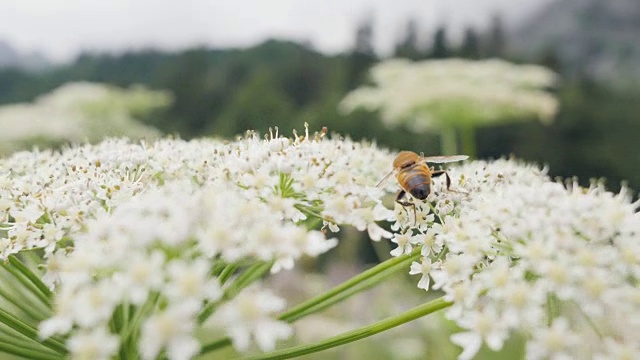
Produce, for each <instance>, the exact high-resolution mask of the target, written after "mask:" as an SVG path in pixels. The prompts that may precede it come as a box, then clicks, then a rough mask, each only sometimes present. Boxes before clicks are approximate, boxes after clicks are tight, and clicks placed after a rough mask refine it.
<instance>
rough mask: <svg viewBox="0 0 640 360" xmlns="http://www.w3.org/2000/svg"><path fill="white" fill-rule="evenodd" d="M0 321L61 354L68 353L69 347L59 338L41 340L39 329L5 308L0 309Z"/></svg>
mask: <svg viewBox="0 0 640 360" xmlns="http://www.w3.org/2000/svg"><path fill="white" fill-rule="evenodd" d="M0 322H2V323H4V324H5V325H7V326H8V327H10V328H11V329H13V330H15V331H17V332H19V333H20V334H22V335H24V336H26V337H28V338H29V339H31V340H33V341H35V342H38V343H41V344H42V345H44V346H46V347H48V348H49V349H51V350H53V351H56V352H58V353H60V354H66V353H67V349H66V348H65V346H64V344H63V343H61V342H60V341H58V340H55V339H54V338H48V339H45V340H43V341H41V340H40V338H39V337H38V330H37V329H36V328H34V327H32V326H30V325H28V324H26V323H24V322H22V321H21V320H20V319H18V318H16V317H14V316H13V315H11V314H9V313H8V312H6V311H4V310H3V309H0Z"/></svg>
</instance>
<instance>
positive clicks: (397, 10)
mask: <svg viewBox="0 0 640 360" xmlns="http://www.w3.org/2000/svg"><path fill="white" fill-rule="evenodd" d="M550 1H553V0H521V1H514V0H448V1H447V0H208V1H207V0H183V1H169V0H103V1H86V0H60V1H51V0H0V40H5V41H8V42H9V43H10V44H11V45H13V46H15V47H16V48H18V49H19V50H22V51H33V50H41V51H43V52H44V53H45V54H46V55H47V56H48V57H50V58H52V59H54V60H57V61H65V60H70V59H72V58H73V57H74V56H75V55H77V54H78V53H79V52H80V51H82V50H90V51H101V52H105V51H108V52H120V51H123V50H128V49H139V48H148V47H154V48H160V49H168V50H176V49H184V48H188V47H191V46H195V45H206V46H211V47H229V46H234V47H237V46H249V45H253V44H256V43H258V42H261V41H264V40H265V39H268V38H274V37H277V38H285V39H293V40H300V41H307V42H310V43H311V44H313V46H314V47H315V48H317V49H318V50H321V51H324V52H329V53H334V52H339V51H343V50H345V49H347V48H349V47H350V46H351V45H352V44H353V36H354V29H355V28H356V25H357V24H358V22H359V21H360V20H361V19H362V18H363V17H364V16H365V15H366V14H367V13H369V14H372V15H373V18H374V21H375V30H374V31H375V34H374V37H375V39H376V46H377V49H378V51H380V52H381V53H385V52H388V51H390V49H391V48H392V46H393V44H394V42H395V40H396V39H398V38H399V37H400V36H401V34H402V33H403V30H404V27H405V23H406V19H407V18H408V17H410V16H412V17H414V18H415V19H416V20H418V21H419V22H420V24H421V26H422V27H423V30H424V31H425V33H426V32H428V31H430V30H432V29H433V27H434V26H435V25H437V24H440V23H445V24H448V25H450V26H451V29H450V30H451V31H452V32H460V29H462V28H463V27H464V26H465V25H467V24H470V25H475V26H477V27H486V25H487V23H488V20H489V18H490V16H491V15H492V14H494V13H496V12H500V13H502V14H504V15H505V18H506V20H507V22H509V23H512V24H513V23H517V22H518V21H521V19H522V18H523V17H525V16H526V15H527V14H530V13H532V12H535V11H536V10H538V9H539V8H540V7H541V5H543V4H546V3H549V2H550Z"/></svg>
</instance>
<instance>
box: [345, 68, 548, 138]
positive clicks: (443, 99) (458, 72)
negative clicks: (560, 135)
mask: <svg viewBox="0 0 640 360" xmlns="http://www.w3.org/2000/svg"><path fill="white" fill-rule="evenodd" d="M371 77H372V80H373V83H374V86H366V87H362V88H359V89H356V90H354V91H353V92H351V93H349V94H347V96H346V97H345V98H344V99H343V101H342V102H341V104H340V109H341V110H342V111H343V112H351V111H354V110H355V109H358V108H364V109H366V110H369V111H375V110H380V113H381V117H382V120H383V122H384V123H385V124H386V125H387V126H390V127H393V126H397V125H406V126H407V127H408V128H411V129H414V130H415V131H417V132H423V131H425V130H429V129H441V128H443V127H459V126H472V127H475V126H483V125H488V124H493V123H496V122H500V121H513V120H517V119H518V118H526V117H530V116H533V117H537V118H539V119H540V120H541V121H543V122H549V121H551V120H552V119H553V116H554V115H555V113H556V111H557V107H558V104H557V101H556V99H555V98H554V97H553V96H552V95H551V94H549V93H547V92H545V91H544V88H547V87H550V86H552V85H553V84H554V82H555V81H556V75H555V74H554V73H552V72H551V71H549V70H547V69H545V68H543V67H540V66H535V65H514V64H511V63H508V62H506V61H503V60H498V59H492V60H482V61H472V60H462V59H448V60H429V61H422V62H410V61H407V60H400V59H394V60H388V61H385V62H382V63H380V64H378V65H376V66H374V67H373V68H372V69H371Z"/></svg>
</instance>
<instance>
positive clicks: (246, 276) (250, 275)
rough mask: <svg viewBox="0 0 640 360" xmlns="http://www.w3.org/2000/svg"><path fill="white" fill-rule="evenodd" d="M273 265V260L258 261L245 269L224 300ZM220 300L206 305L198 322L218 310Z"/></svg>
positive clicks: (262, 274) (226, 293) (256, 278)
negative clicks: (266, 261)
mask: <svg viewBox="0 0 640 360" xmlns="http://www.w3.org/2000/svg"><path fill="white" fill-rule="evenodd" d="M272 266H273V262H268V263H264V262H261V263H257V264H254V265H252V266H251V267H250V268H248V269H247V270H245V272H243V273H242V274H240V275H239V276H238V277H237V278H236V280H235V281H234V282H233V283H232V284H231V286H229V288H227V290H226V291H225V293H224V295H223V296H222V299H223V300H227V299H231V298H233V297H234V296H236V295H237V294H238V293H239V292H240V291H241V290H242V289H244V288H245V287H247V286H249V285H250V284H251V283H253V282H254V281H256V280H258V279H259V278H261V277H262V276H264V274H266V273H267V272H268V271H269V270H270V269H271V267H272ZM219 303H220V301H212V302H210V303H208V304H206V305H205V306H204V308H203V309H202V310H201V311H200V314H199V315H198V323H199V324H202V323H204V322H205V321H206V320H207V319H208V318H209V316H211V314H213V312H214V311H215V310H216V307H217V306H218V304H219Z"/></svg>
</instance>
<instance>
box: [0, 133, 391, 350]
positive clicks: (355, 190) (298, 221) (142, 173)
mask: <svg viewBox="0 0 640 360" xmlns="http://www.w3.org/2000/svg"><path fill="white" fill-rule="evenodd" d="M248 135H249V136H247V137H246V138H245V139H240V140H238V141H235V142H223V141H217V140H200V141H191V142H185V141H181V140H170V139H166V140H161V141H158V142H156V143H153V144H149V145H145V144H141V145H140V144H131V143H129V142H127V141H124V140H107V141H105V142H103V143H101V144H99V145H95V146H91V145H86V146H82V147H73V148H69V149H66V150H64V151H62V152H61V153H52V152H23V153H17V154H15V155H14V156H12V157H10V158H7V159H1V160H0V169H1V170H2V172H1V173H0V226H1V228H2V232H0V235H1V236H2V239H1V240H0V258H2V259H6V258H7V257H8V256H9V255H10V254H14V253H17V252H19V251H22V250H27V249H32V248H44V250H45V256H46V257H47V264H46V268H47V273H46V275H45V276H46V280H47V281H48V284H49V285H50V286H51V287H52V288H54V290H55V303H56V306H55V314H54V316H53V317H52V318H50V319H49V320H46V321H44V322H43V323H42V324H41V328H40V331H41V336H43V337H48V336H51V335H53V334H67V333H69V335H70V338H69V341H68V343H67V345H68V347H69V350H70V351H71V352H72V354H73V355H74V356H77V357H79V358H96V359H98V358H109V357H110V356H113V355H114V354H115V353H116V352H117V351H119V350H118V349H119V348H120V347H122V346H124V345H125V344H127V343H131V342H132V341H137V343H136V348H137V349H138V351H139V355H140V356H141V357H142V358H145V359H150V358H155V357H156V356H158V355H159V354H160V353H161V352H162V351H165V352H166V355H167V356H168V357H169V358H171V359H182V358H189V357H191V356H193V355H195V354H197V352H198V351H199V349H200V342H199V341H198V340H197V339H196V338H195V333H196V330H198V329H200V328H202V327H205V328H213V329H224V331H225V332H226V334H227V335H228V336H230V337H231V339H232V340H233V343H234V346H235V347H236V348H237V349H239V350H245V349H247V347H248V346H249V343H250V339H254V340H255V341H256V343H257V345H258V346H259V347H260V348H261V349H263V350H269V349H272V348H273V347H274V345H275V341H276V340H278V339H280V338H285V337H287V336H289V335H290V328H289V325H287V324H286V323H284V322H281V321H278V320H276V319H275V317H276V315H277V314H276V313H277V312H279V311H281V310H282V309H283V306H284V302H283V300H282V299H280V298H278V297H277V296H275V295H273V294H271V293H270V292H268V291H266V290H264V289H262V288H261V287H260V286H259V284H256V285H255V286H252V287H250V288H247V289H245V290H244V291H245V292H246V294H245V292H243V291H241V292H240V293H239V294H238V295H237V296H235V297H234V296H233V295H228V294H227V292H226V291H227V289H228V288H230V287H232V286H234V279H236V277H232V278H231V280H229V281H227V282H225V283H224V284H223V281H220V280H219V278H218V274H219V273H220V271H219V270H217V271H216V270H215V266H216V265H222V266H226V265H225V264H237V266H238V268H239V269H242V268H243V267H246V264H251V263H255V262H256V261H264V262H265V263H267V264H272V265H271V271H272V272H277V271H279V270H280V269H288V268H291V267H292V266H293V264H294V261H295V260H296V259H298V258H300V257H301V256H303V255H307V256H317V255H319V254H321V253H324V252H326V251H327V250H329V249H330V248H332V247H333V246H335V245H336V240H335V239H327V238H326V237H325V233H324V232H321V231H317V230H309V229H311V228H313V227H315V225H316V224H317V225H322V224H324V226H325V227H328V228H330V229H332V230H337V229H338V226H339V225H353V226H355V227H357V228H358V229H360V230H368V231H369V234H370V235H371V236H372V237H373V238H377V239H380V238H381V237H387V238H389V237H391V234H390V233H389V232H387V231H385V230H383V229H382V228H380V227H379V226H378V225H377V224H376V221H381V220H390V219H391V218H393V212H392V211H390V210H387V209H386V208H384V206H382V205H381V203H380V198H381V197H382V195H383V191H381V190H380V189H376V188H375V187H374V186H373V185H375V183H376V180H377V179H378V178H379V174H380V173H381V172H383V171H384V170H382V169H381V168H380V167H386V165H387V164H388V162H389V161H390V154H389V153H388V152H385V151H382V150H379V149H377V148H376V147H375V145H372V144H369V143H364V142H352V141H350V140H348V139H347V140H344V139H339V140H333V139H332V140H329V139H324V136H323V134H316V136H315V138H314V137H313V135H311V136H310V135H309V134H308V133H306V134H305V136H302V137H298V136H296V137H295V138H293V139H288V138H282V137H278V136H277V134H276V135H274V136H270V137H268V138H267V139H266V140H260V139H259V138H258V137H257V136H255V135H253V134H248ZM385 170H386V169H385ZM243 264H244V265H243ZM240 276H241V274H240ZM240 276H238V278H239V277H240ZM225 294H227V295H225ZM210 305H215V307H214V308H213V309H214V310H215V311H214V312H213V316H211V317H210V318H209V319H208V320H207V321H206V322H205V321H204V320H203V319H201V318H199V317H200V316H202V314H203V311H205V310H204V309H205V307H206V306H210ZM120 351H122V350H120Z"/></svg>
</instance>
